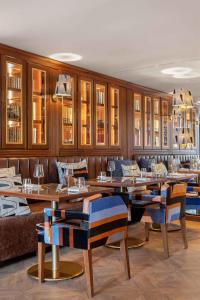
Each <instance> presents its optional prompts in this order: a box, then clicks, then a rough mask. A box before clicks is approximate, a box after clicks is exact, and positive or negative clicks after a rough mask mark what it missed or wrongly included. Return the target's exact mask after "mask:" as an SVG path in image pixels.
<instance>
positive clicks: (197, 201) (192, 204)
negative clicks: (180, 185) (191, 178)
mask: <svg viewBox="0 0 200 300" xmlns="http://www.w3.org/2000/svg"><path fill="white" fill-rule="evenodd" d="M190 193H191V194H190ZM192 193H193V194H192ZM195 193H196V194H195ZM199 193H200V186H187V195H186V210H189V209H197V210H199V209H200V197H199Z"/></svg>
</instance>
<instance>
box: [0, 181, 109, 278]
mask: <svg viewBox="0 0 200 300" xmlns="http://www.w3.org/2000/svg"><path fill="white" fill-rule="evenodd" d="M57 187H58V185H57V184H44V185H42V186H41V190H38V191H31V192H30V191H29V192H28V191H27V190H24V189H23V188H22V187H19V188H17V187H15V188H12V189H7V190H0V195H3V196H14V197H21V198H26V199H32V200H42V201H50V202H51V207H52V208H53V209H56V208H58V205H59V203H60V202H63V201H69V200H72V199H77V198H81V197H88V196H91V195H94V194H97V193H110V192H112V191H113V189H112V188H107V187H94V186H89V187H88V190H87V191H85V192H80V193H76V194H74V193H73V194H71V193H68V192H67V191H66V190H65V191H61V192H57V191H56V189H57ZM55 221H56V220H55V218H53V222H55ZM82 273H83V267H82V266H81V265H80V264H78V263H75V262H67V261H59V247H58V246H54V245H53V246H52V262H46V263H45V280H47V281H56V280H64V279H69V278H74V277H76V276H79V275H81V274H82ZM28 274H29V275H30V276H32V277H33V278H38V265H34V266H32V267H31V268H29V269H28Z"/></svg>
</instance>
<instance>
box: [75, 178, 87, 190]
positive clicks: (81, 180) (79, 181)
mask: <svg viewBox="0 0 200 300" xmlns="http://www.w3.org/2000/svg"><path fill="white" fill-rule="evenodd" d="M76 184H77V187H78V188H79V189H80V190H81V189H84V188H85V178H84V177H78V178H77V183H76Z"/></svg>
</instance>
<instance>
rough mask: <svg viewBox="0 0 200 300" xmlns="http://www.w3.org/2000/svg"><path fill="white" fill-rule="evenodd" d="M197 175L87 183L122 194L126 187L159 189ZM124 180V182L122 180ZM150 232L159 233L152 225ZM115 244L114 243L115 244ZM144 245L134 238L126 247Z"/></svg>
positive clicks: (173, 226) (174, 226)
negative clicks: (156, 187)
mask: <svg viewBox="0 0 200 300" xmlns="http://www.w3.org/2000/svg"><path fill="white" fill-rule="evenodd" d="M197 176H198V175H196V174H185V173H184V174H182V175H181V174H180V176H177V175H173V174H169V175H168V176H166V177H152V176H150V174H149V175H148V173H147V176H146V180H145V178H143V180H141V181H140V178H139V177H138V178H137V177H136V178H130V177H129V178H127V179H126V178H124V177H123V178H120V177H118V178H113V179H112V181H99V180H97V179H92V180H88V181H87V183H88V184H89V185H91V186H102V187H113V188H120V191H121V192H122V191H123V189H125V188H127V187H140V186H144V185H145V186H150V185H154V184H158V185H159V187H161V185H162V184H163V183H167V182H169V183H170V182H183V181H188V180H190V179H191V178H196V177H197ZM123 179H124V180H123ZM151 229H152V230H154V231H160V226H157V225H156V224H152V228H151ZM177 230H180V226H179V225H176V224H170V226H168V231H169V232H170V231H177ZM115 244H116V243H115ZM115 244H114V246H113V245H111V247H114V248H119V245H118V244H117V246H116V247H115ZM142 245H144V241H142V240H141V239H135V238H129V239H128V247H129V248H138V247H140V246H142Z"/></svg>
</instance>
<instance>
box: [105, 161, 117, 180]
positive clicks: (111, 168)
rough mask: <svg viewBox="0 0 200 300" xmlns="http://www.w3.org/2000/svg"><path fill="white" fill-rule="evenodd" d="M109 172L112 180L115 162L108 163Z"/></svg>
mask: <svg viewBox="0 0 200 300" xmlns="http://www.w3.org/2000/svg"><path fill="white" fill-rule="evenodd" d="M107 170H108V172H110V177H111V179H112V174H113V172H114V171H115V162H114V161H108V165H107Z"/></svg>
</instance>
